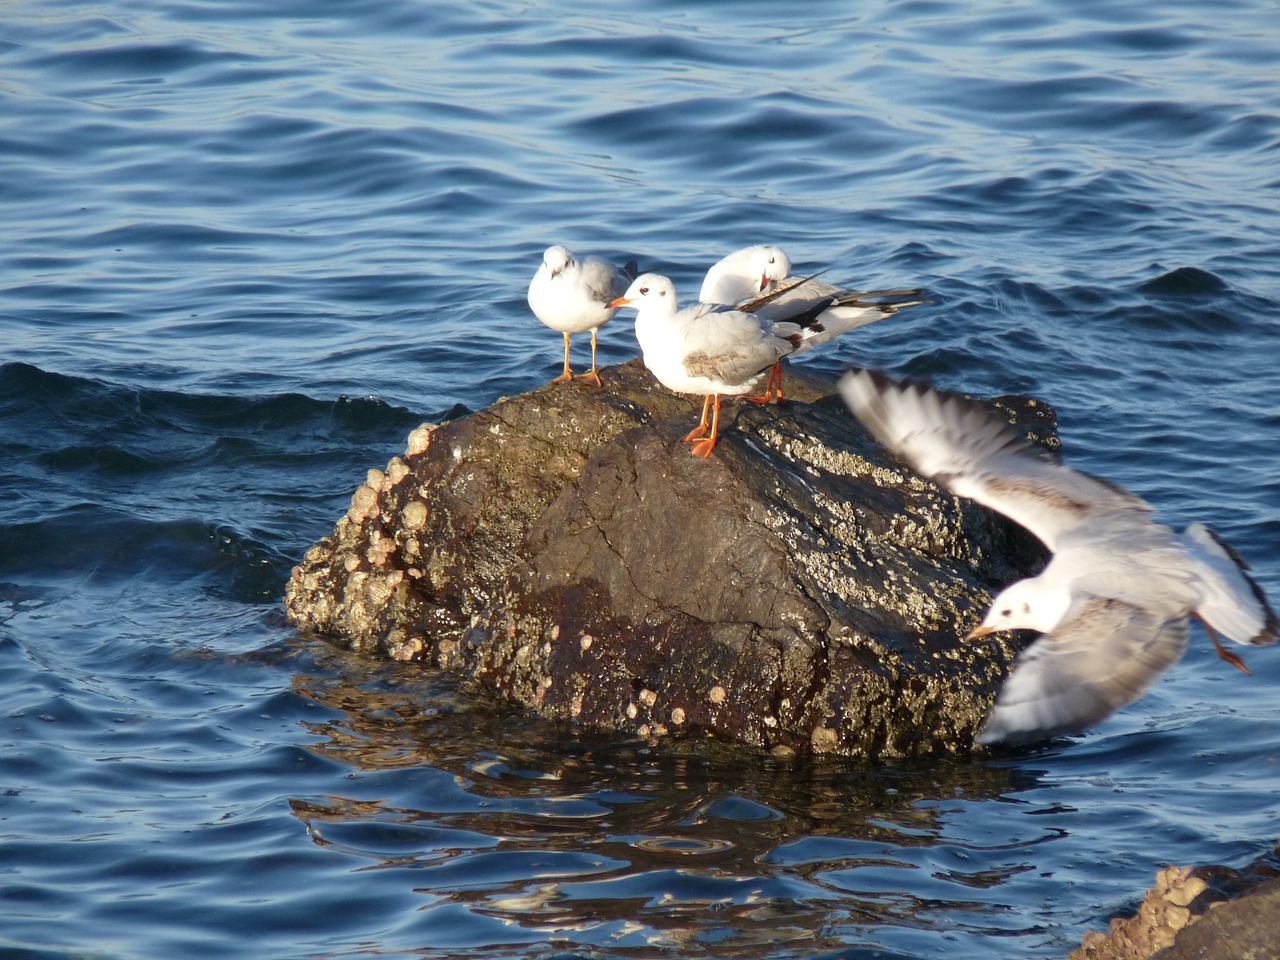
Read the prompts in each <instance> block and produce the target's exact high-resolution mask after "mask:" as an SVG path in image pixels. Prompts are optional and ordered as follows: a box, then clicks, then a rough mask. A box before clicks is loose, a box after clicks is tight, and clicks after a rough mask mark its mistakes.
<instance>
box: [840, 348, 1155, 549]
mask: <svg viewBox="0 0 1280 960" xmlns="http://www.w3.org/2000/svg"><path fill="white" fill-rule="evenodd" d="M840 392H841V394H842V395H843V396H844V399H845V402H846V403H847V404H848V405H849V408H850V409H851V410H852V411H853V413H854V416H856V417H857V418H858V419H859V420H861V421H862V424H863V426H865V427H866V428H867V430H868V431H869V432H870V433H871V434H872V436H874V437H875V438H876V439H877V440H879V441H880V442H881V443H882V444H884V445H885V446H886V447H888V448H889V449H890V450H891V451H893V453H895V454H896V455H897V456H899V457H901V458H902V459H903V460H905V461H906V462H907V463H909V464H910V465H911V466H912V467H913V468H914V469H915V470H916V471H917V472H918V473H920V474H922V475H924V476H926V477H928V478H929V479H931V480H933V481H934V482H935V483H938V484H939V485H941V486H943V487H946V488H947V489H948V490H950V491H951V492H952V493H954V494H955V495H956V496H960V497H968V498H970V499H971V500H976V501H978V502H979V503H981V504H982V505H983V506H987V507H990V508H991V509H992V510H996V511H998V512H1000V513H1002V514H1004V515H1005V516H1006V517H1008V518H1009V519H1011V520H1013V521H1014V522H1015V523H1018V524H1020V525H1021V526H1023V527H1026V528H1027V529H1028V530H1030V531H1031V532H1032V533H1033V534H1035V535H1036V536H1037V537H1039V538H1040V540H1041V541H1043V542H1044V544H1045V546H1047V547H1048V548H1049V549H1050V550H1056V549H1057V545H1058V542H1059V540H1060V538H1061V536H1062V535H1063V534H1064V533H1066V532H1067V531H1069V530H1072V529H1074V528H1075V527H1077V526H1079V525H1081V524H1083V523H1087V522H1090V521H1092V520H1094V519H1096V518H1097V516H1098V515H1099V514H1100V513H1121V512H1123V513H1129V514H1130V517H1131V518H1132V519H1138V520H1141V519H1142V518H1143V517H1144V516H1146V515H1148V514H1150V513H1151V509H1152V508H1151V506H1150V505H1149V504H1148V503H1147V502H1146V501H1144V500H1143V499H1141V498H1140V497H1137V496H1134V495H1133V494H1132V493H1129V492H1128V491H1127V490H1125V489H1123V488H1121V487H1119V486H1116V485H1115V484H1113V483H1109V482H1108V481H1106V480H1101V479H1099V478H1098V477H1093V476H1090V475H1089V474H1087V473H1082V472H1081V471H1079V470H1072V469H1071V468H1070V467H1068V466H1065V465H1064V464H1061V463H1058V462H1057V461H1055V460H1053V459H1051V458H1050V457H1048V455H1046V454H1044V453H1042V452H1041V451H1040V450H1038V449H1037V448H1035V447H1033V446H1032V445H1031V443H1030V441H1028V440H1027V439H1026V438H1025V437H1023V436H1020V435H1019V434H1018V433H1016V432H1015V431H1014V430H1013V429H1012V428H1011V427H1010V426H1009V424H1008V423H1006V422H1005V421H1004V420H1002V419H1001V418H999V417H998V416H996V415H995V414H993V413H992V412H990V411H989V410H987V409H985V408H983V407H981V406H979V405H978V404H976V403H974V402H973V401H972V400H970V399H969V398H967V397H962V396H959V395H958V394H946V393H941V392H939V391H936V390H933V389H931V388H929V387H919V386H915V385H914V384H909V383H899V382H897V381H894V380H891V379H889V378H888V377H886V376H884V375H883V374H877V373H872V372H871V371H868V370H856V371H851V372H850V373H847V374H845V376H844V377H843V378H842V379H841V380H840Z"/></svg>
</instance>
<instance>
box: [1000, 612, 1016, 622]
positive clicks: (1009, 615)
mask: <svg viewBox="0 0 1280 960" xmlns="http://www.w3.org/2000/svg"><path fill="white" fill-rule="evenodd" d="M1000 616H1002V617H1004V618H1005V619H1006V620H1007V619H1009V617H1012V616H1013V611H1012V610H1001V611H1000Z"/></svg>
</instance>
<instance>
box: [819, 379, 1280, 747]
mask: <svg viewBox="0 0 1280 960" xmlns="http://www.w3.org/2000/svg"><path fill="white" fill-rule="evenodd" d="M840 391H841V393H842V394H843V396H844V399H845V401H846V402H847V403H848V404H849V407H850V409H852V410H853V413H854V415H855V416H857V418H858V419H859V420H861V421H862V423H863V425H864V426H865V427H866V428H867V429H868V430H869V431H870V432H871V434H872V435H873V436H875V438H876V439H877V440H879V441H880V442H881V443H882V444H884V445H885V446H886V447H888V448H889V450H891V451H892V452H893V453H895V454H897V455H898V456H899V457H901V458H902V459H903V460H905V461H906V462H907V463H909V464H910V465H911V466H912V467H913V468H914V469H915V470H916V471H917V472H918V473H920V474H922V475H923V476H925V477H928V478H930V479H932V480H934V481H935V482H936V483H938V484H939V485H941V486H943V487H945V488H946V489H948V490H949V491H951V493H953V494H955V495H956V496H961V497H968V498H969V499H972V500H976V501H977V502H978V503H981V504H983V505H984V506H987V507H990V508H991V509H992V510H996V511H998V512H999V513H1002V514H1004V515H1005V516H1006V517H1008V518H1009V519H1011V520H1013V521H1014V522H1015V523H1017V524H1019V525H1020V526H1023V527H1025V528H1026V529H1027V530H1029V531H1030V532H1031V533H1033V534H1034V535H1035V536H1036V537H1038V538H1039V539H1040V540H1041V541H1042V542H1043V543H1044V545H1045V546H1046V547H1048V548H1049V550H1050V551H1052V553H1053V558H1052V559H1051V560H1050V561H1049V564H1048V566H1047V567H1045V569H1044V571H1043V572H1041V573H1040V574H1039V575H1038V576H1035V577H1031V578H1028V579H1026V580H1019V581H1016V582H1015V583H1013V584H1011V585H1010V586H1008V587H1006V588H1005V589H1004V590H1003V591H1001V592H1000V593H999V594H998V595H997V596H996V598H995V599H994V600H993V601H992V604H991V609H990V610H988V611H987V613H986V615H985V616H984V617H983V619H982V622H981V623H980V624H979V625H978V626H977V627H976V628H975V629H974V630H973V631H972V632H971V633H970V634H969V636H968V637H967V638H966V639H970V640H973V639H977V638H979V637H984V636H987V635H988V634H991V633H995V632H997V631H1001V630H1035V631H1037V632H1039V633H1040V634H1042V636H1041V637H1039V638H1038V639H1037V640H1036V641H1034V642H1033V643H1032V644H1031V646H1029V647H1027V649H1026V650H1024V651H1023V652H1022V653H1021V654H1019V655H1018V658H1017V660H1016V661H1015V663H1014V667H1013V672H1012V673H1011V674H1010V675H1009V678H1008V679H1007V680H1006V681H1005V683H1004V686H1003V687H1002V688H1001V690H1000V694H999V696H998V697H997V698H996V702H995V705H994V706H993V707H992V708H991V712H990V713H989V714H988V715H987V718H986V720H985V721H984V723H983V725H982V728H981V729H980V730H979V732H978V742H979V743H984V744H993V743H1001V742H1005V743H1029V742H1032V741H1035V740H1040V739H1044V738H1046V737H1052V736H1057V735H1060V734H1066V733H1076V732H1078V731H1080V730H1082V729H1084V728H1085V727H1087V726H1090V725H1091V724H1094V723H1097V722H1098V721H1100V720H1102V719H1103V718H1104V717H1107V716H1109V715H1110V714H1111V713H1112V712H1113V711H1115V710H1116V709H1118V708H1119V707H1122V706H1124V705H1125V704H1127V703H1132V702H1133V701H1134V700H1137V699H1138V698H1139V697H1140V696H1142V694H1143V693H1145V692H1146V690H1147V688H1148V687H1150V686H1151V684H1152V683H1153V682H1154V681H1155V680H1156V678H1157V677H1159V676H1160V675H1161V674H1162V673H1164V672H1165V671H1166V670H1167V669H1169V668H1170V667H1171V666H1173V664H1174V663H1176V662H1177V661H1178V659H1179V658H1180V657H1181V656H1182V653H1183V651H1184V650H1185V649H1186V645H1187V638H1188V635H1189V633H1190V627H1189V624H1188V620H1189V619H1190V618H1194V619H1196V620H1199V621H1200V622H1201V623H1203V624H1204V626H1205V629H1206V630H1207V631H1208V633H1209V637H1210V639H1212V640H1213V644H1214V647H1215V648H1216V649H1217V651H1218V655H1219V656H1220V657H1222V658H1223V659H1224V660H1226V661H1227V662H1228V663H1231V664H1232V665H1234V666H1236V667H1238V668H1239V669H1241V670H1243V671H1244V672H1245V673H1248V672H1249V671H1248V669H1247V668H1246V667H1245V665H1244V662H1243V661H1242V660H1241V659H1240V657H1239V656H1237V655H1236V654H1234V653H1231V652H1229V651H1228V650H1226V649H1225V648H1224V647H1223V646H1222V644H1221V643H1220V642H1219V640H1218V636H1217V635H1218V634H1219V633H1221V634H1222V635H1224V636H1225V637H1227V638H1228V639H1230V640H1233V641H1235V642H1236V643H1239V644H1255V645H1259V646H1261V645H1264V644H1270V643H1275V641H1276V637H1277V634H1278V633H1280V621H1277V618H1276V614H1275V612H1274V611H1273V610H1272V609H1271V607H1270V605H1269V604H1268V603H1267V598H1266V596H1265V594H1264V593H1263V592H1262V589H1261V588H1260V587H1259V586H1258V584H1257V583H1256V582H1255V581H1254V580H1253V578H1252V577H1250V576H1249V574H1248V567H1247V565H1246V564H1245V563H1244V561H1243V560H1242V559H1241V558H1240V556H1239V555H1238V554H1237V553H1236V552H1235V551H1234V550H1233V549H1232V548H1231V547H1230V546H1229V545H1228V544H1227V543H1225V542H1224V541H1222V540H1221V539H1220V538H1219V537H1218V536H1217V534H1215V533H1214V532H1213V531H1212V530H1210V529H1209V528H1208V527H1205V526H1204V525H1203V524H1199V523H1193V524H1191V525H1190V526H1189V527H1187V528H1186V529H1185V530H1184V531H1183V532H1182V533H1176V532H1174V531H1173V530H1172V529H1170V528H1169V527H1166V526H1163V525H1162V524H1158V523H1155V522H1154V521H1153V520H1152V519H1151V514H1152V512H1153V508H1152V507H1151V505H1150V504H1148V503H1147V502H1146V501H1145V500H1143V499H1141V498H1140V497H1137V496H1135V495H1134V494H1132V493H1130V492H1129V491H1127V490H1125V489H1123V488H1122V487H1119V486H1117V485H1115V484H1113V483H1109V482H1108V481H1106V480H1100V479H1098V478H1097V477H1093V476H1090V475H1089V474H1087V473H1082V472H1080V471H1077V470H1072V469H1071V468H1070V467H1068V466H1066V465H1064V464H1062V463H1060V462H1058V461H1057V460H1055V459H1053V458H1051V457H1049V456H1048V455H1047V454H1045V453H1043V452H1041V451H1039V450H1037V449H1036V448H1035V447H1033V446H1032V445H1031V443H1030V442H1029V441H1028V440H1027V439H1026V438H1025V437H1022V436H1020V435H1018V434H1017V433H1015V432H1014V431H1013V430H1012V429H1011V428H1010V426H1009V424H1008V423H1006V422H1005V421H1004V420H1002V419H1000V418H999V417H997V416H995V415H994V414H992V413H991V412H990V411H988V410H986V409H984V408H982V407H980V406H978V405H977V404H975V403H974V402H973V401H971V400H969V399H967V398H965V397H961V396H958V395H954V394H944V393H940V392H938V391H935V390H932V389H929V388H926V387H918V386H914V385H911V384H905V383H898V382H895V381H893V380H890V379H889V378H887V377H885V376H883V375H879V374H874V373H871V372H868V371H866V370H860V371H854V372H851V373H848V374H846V375H845V377H844V378H843V379H842V380H841V381H840Z"/></svg>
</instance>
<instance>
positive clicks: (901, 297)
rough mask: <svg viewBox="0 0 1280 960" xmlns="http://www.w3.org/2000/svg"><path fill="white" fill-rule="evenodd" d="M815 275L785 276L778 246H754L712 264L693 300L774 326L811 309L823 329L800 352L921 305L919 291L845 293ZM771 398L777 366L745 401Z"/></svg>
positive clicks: (777, 387) (786, 263) (787, 261)
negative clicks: (729, 308)
mask: <svg viewBox="0 0 1280 960" xmlns="http://www.w3.org/2000/svg"><path fill="white" fill-rule="evenodd" d="M817 276H819V275H818V274H814V276H811V277H793V276H791V258H790V257H788V256H787V254H786V253H785V252H784V251H783V250H782V249H781V248H780V247H776V246H773V245H771V244H757V245H756V246H753V247H744V248H743V249H741V250H735V251H734V252H733V253H731V254H729V255H728V256H727V257H724V258H723V259H721V260H720V261H719V262H717V263H716V264H715V265H713V266H712V267H711V269H710V270H708V271H707V275H706V277H705V278H704V279H703V281H702V290H701V292H700V293H699V295H698V299H699V300H702V301H704V302H706V303H722V304H728V305H730V306H733V307H736V308H737V309H739V310H744V311H746V312H748V313H759V314H761V315H762V316H765V317H768V318H769V319H771V320H775V321H776V320H782V319H785V318H787V317H788V316H789V315H795V314H797V313H802V312H804V311H805V310H813V311H814V316H815V318H816V319H817V322H818V323H820V324H821V325H822V327H823V329H822V331H820V332H818V333H816V334H814V335H813V336H810V337H809V338H807V339H806V341H805V344H804V349H805V350H809V349H811V348H813V347H815V346H817V345H818V344H820V343H826V342H827V341H829V340H834V339H835V338H836V337H838V336H840V335H841V334H844V333H848V332H849V331H850V330H856V329H857V328H858V327H865V326H866V325H867V324H869V323H875V322H876V321H877V320H883V319H884V318H885V317H892V316H893V315H894V314H896V313H897V312H898V311H899V310H903V309H905V308H906V307H914V306H918V305H919V304H922V303H924V302H925V301H924V300H919V299H914V298H918V297H919V296H920V295H921V293H922V292H923V291H920V290H872V291H859V290H846V289H843V288H841V287H836V286H833V285H831V284H829V283H824V282H823V281H821V280H818V279H816V277H817ZM775 398H776V399H777V400H782V399H783V397H782V366H781V364H775V365H774V367H773V369H772V370H770V371H769V380H768V382H767V383H766V386H765V390H764V393H763V394H762V395H761V396H759V397H749V398H748V399H750V400H753V401H755V402H758V403H767V402H768V401H770V400H772V399H775Z"/></svg>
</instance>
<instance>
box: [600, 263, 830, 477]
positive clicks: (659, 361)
mask: <svg viewBox="0 0 1280 960" xmlns="http://www.w3.org/2000/svg"><path fill="white" fill-rule="evenodd" d="M609 306H610V307H613V308H617V307H631V308H633V309H634V310H636V311H637V312H636V339H637V340H639V341H640V350H641V352H642V354H643V355H644V365H645V366H646V367H648V368H649V370H650V372H651V373H652V374H653V375H654V376H655V377H657V378H658V380H659V382H661V383H662V385H663V386H665V387H667V388H668V389H670V390H674V391H675V392H676V393H700V394H703V395H705V397H706V399H705V400H704V401H703V403H702V420H701V421H700V422H699V423H698V425H697V426H696V427H694V428H693V430H692V431H690V433H689V435H688V436H687V437H685V443H693V455H694V456H697V457H704V458H705V457H709V456H711V450H712V448H714V447H715V445H716V437H717V435H718V433H719V428H720V397H721V395H723V394H729V395H730V396H741V395H742V394H744V393H746V392H747V391H749V390H750V389H751V388H752V387H753V386H754V385H755V383H756V381H757V380H759V379H760V375H761V374H762V373H764V372H765V371H766V370H768V369H769V368H770V367H771V366H773V364H775V363H777V362H778V360H780V359H781V358H783V357H786V356H789V355H791V354H793V353H795V352H796V351H797V350H799V349H800V347H801V346H802V345H803V344H804V341H805V337H806V336H809V335H811V334H812V333H813V332H814V330H815V329H816V328H814V327H812V326H810V327H808V328H806V327H805V326H803V325H802V323H800V322H785V321H784V322H775V321H773V320H770V319H768V318H767V317H764V316H761V315H759V314H754V313H743V312H742V311H741V310H733V309H730V308H728V307H723V306H717V305H715V304H710V303H695V304H693V305H692V306H689V307H686V308H685V309H683V310H681V309H680V307H679V304H678V303H677V302H676V288H675V284H673V283H672V282H671V281H670V280H669V279H668V278H666V277H663V276H660V275H658V274H656V273H646V274H642V275H641V276H639V277H637V278H636V279H635V280H634V281H633V282H632V284H631V286H630V287H628V288H627V291H626V293H624V294H623V295H622V296H620V297H618V298H617V299H615V300H613V301H611V302H610V304H609ZM713 399H714V402H715V407H714V413H713V414H712V418H711V425H710V435H708V426H707V412H708V411H709V410H711V409H712V400H713ZM694 441H697V442H696V443H695V442H694Z"/></svg>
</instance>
